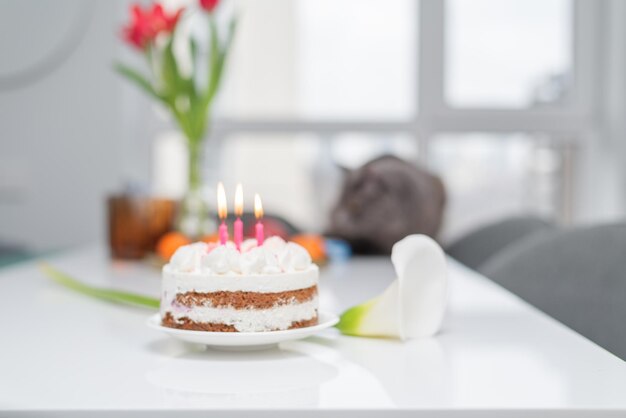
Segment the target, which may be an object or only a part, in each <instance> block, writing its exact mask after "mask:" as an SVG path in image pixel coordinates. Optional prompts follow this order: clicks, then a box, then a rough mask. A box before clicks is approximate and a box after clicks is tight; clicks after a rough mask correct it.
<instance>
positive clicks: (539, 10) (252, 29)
mask: <svg viewBox="0 0 626 418" xmlns="http://www.w3.org/2000/svg"><path fill="white" fill-rule="evenodd" d="M240 4H241V6H242V9H243V13H242V16H243V21H242V22H241V25H240V28H241V31H240V33H238V36H237V41H236V45H235V50H234V51H233V55H232V56H231V57H232V60H231V61H230V62H229V66H230V68H229V71H228V78H227V80H226V84H225V89H224V91H223V94H221V98H220V100H221V102H220V103H219V106H218V109H217V110H218V114H217V116H218V117H217V123H216V127H218V129H216V135H217V136H218V137H219V141H217V143H218V144H221V145H220V147H221V148H220V149H219V150H214V152H215V153H216V155H219V156H220V158H218V159H219V164H221V165H220V167H221V168H220V169H219V170H218V171H217V172H214V173H212V175H211V177H212V178H213V177H214V178H222V179H225V180H227V182H231V183H233V184H234V182H236V181H243V182H244V183H245V184H247V185H248V186H247V187H248V189H255V190H256V191H259V192H261V193H262V194H263V196H264V197H265V200H266V201H267V206H268V209H270V210H273V211H275V212H276V213H279V214H281V215H283V216H285V217H287V218H288V219H290V220H293V221H294V222H296V223H299V224H300V225H302V226H304V227H307V228H310V229H314V230H321V229H323V227H324V226H325V220H326V213H327V212H328V209H329V207H330V206H331V205H332V203H333V199H334V196H336V193H337V188H338V187H340V184H341V182H340V178H341V175H340V172H341V169H340V167H345V168H355V167H358V166H359V165H361V164H363V163H365V162H367V161H368V160H370V159H371V158H374V157H376V156H379V155H381V154H384V153H391V154H395V155H399V156H401V157H403V158H406V159H407V160H410V161H416V162H417V161H420V162H421V163H422V164H427V165H429V166H430V167H431V168H432V169H434V170H436V171H437V172H439V173H440V174H441V176H442V177H443V178H444V180H445V182H446V185H447V186H448V194H449V199H450V200H449V201H450V206H449V210H448V216H447V225H448V228H447V230H446V233H447V235H448V236H455V235H458V233H459V231H463V230H467V229H469V228H471V227H472V226H474V225H475V224H477V223H482V222H488V221H491V220H494V219H495V218H499V217H502V216H507V215H510V214H514V213H520V212H523V211H532V212H538V213H541V214H544V215H547V216H552V217H559V216H564V214H565V213H568V211H569V205H570V204H571V202H570V201H569V200H566V199H564V196H566V195H567V196H569V197H568V198H569V199H570V200H571V199H572V198H571V194H567V193H565V192H566V191H565V185H568V184H570V183H571V178H569V177H567V176H570V177H571V176H572V173H571V170H566V169H565V168H564V167H565V166H567V164H565V163H564V161H565V160H564V155H565V153H566V151H565V150H571V149H572V148H571V147H569V146H567V145H565V146H564V145H562V141H563V139H564V138H565V139H569V138H574V139H576V138H577V137H578V136H581V135H582V134H581V133H580V132H575V131H574V132H572V128H571V127H572V126H575V124H576V122H577V121H580V120H582V119H581V117H580V115H581V113H580V110H581V109H583V111H584V110H585V107H584V105H585V103H583V106H582V107H579V108H577V110H576V111H574V110H573V105H572V100H570V98H571V97H581V95H580V94H578V93H580V83H579V82H580V79H583V78H584V77H585V74H581V72H580V68H575V64H574V63H575V62H579V61H580V60H575V59H574V57H575V55H576V54H578V53H580V48H589V45H592V44H590V43H589V45H587V44H579V45H577V44H575V43H574V39H581V38H584V37H585V33H582V34H581V33H580V31H583V30H585V29H584V27H593V25H592V24H585V25H579V26H576V25H574V22H575V21H576V22H579V23H580V20H581V19H592V16H586V15H584V16H582V15H578V18H577V19H574V15H575V14H576V13H580V10H579V9H577V7H578V8H580V7H581V4H582V3H576V2H574V1H573V0H447V1H413V0H389V1H387V2H384V3H381V2H379V1H374V0H264V1H263V2H259V1H256V0H242V1H241V2H240ZM588 7H593V6H588ZM577 31H578V32H577ZM587 54H589V51H587ZM574 75H575V77H574ZM586 76H588V74H587V75H586ZM418 80H419V83H421V85H418ZM418 103H419V104H420V107H419V108H418V105H417V104H418ZM577 105H580V103H578V104H577ZM557 118H558V119H557ZM220 120H221V121H222V122H223V126H225V128H224V129H222V130H220V129H219V125H220ZM569 122H571V123H569ZM565 129H568V130H567V131H566V130H565ZM581 132H582V129H581ZM556 144H559V145H556ZM568 152H569V151H568ZM226 162H228V163H226ZM226 164H228V165H226ZM267 167H271V170H270V169H267ZM568 167H569V166H568ZM566 177H567V178H566ZM251 192H252V190H251Z"/></svg>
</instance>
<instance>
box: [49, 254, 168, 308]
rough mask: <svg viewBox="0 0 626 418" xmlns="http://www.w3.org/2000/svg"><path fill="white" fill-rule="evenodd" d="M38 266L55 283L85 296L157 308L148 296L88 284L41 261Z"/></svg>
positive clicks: (156, 301)
mask: <svg viewBox="0 0 626 418" xmlns="http://www.w3.org/2000/svg"><path fill="white" fill-rule="evenodd" d="M39 268H40V269H41V271H42V272H43V273H44V274H45V275H47V276H48V277H50V278H51V279H52V280H54V281H55V282H56V283H58V284H60V285H62V286H65V287H67V288H69V289H72V290H74V291H76V292H79V293H82V294H84V295H87V296H91V297H94V298H98V299H102V300H105V301H108V302H114V303H120V304H123V305H132V306H141V307H145V308H155V309H158V308H159V305H160V302H159V300H158V299H156V298H153V297H150V296H144V295H139V294H136V293H129V292H122V291H119V290H112V289H103V288H99V287H95V286H89V285H87V284H84V283H82V282H80V281H78V280H76V279H74V278H72V277H70V276H68V275H67V274H65V273H63V272H61V271H60V270H57V269H55V268H54V267H52V266H51V265H49V264H47V263H41V264H40V265H39Z"/></svg>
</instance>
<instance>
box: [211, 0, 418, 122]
mask: <svg viewBox="0 0 626 418" xmlns="http://www.w3.org/2000/svg"><path fill="white" fill-rule="evenodd" d="M242 8H243V13H242V17H243V20H242V22H241V24H240V25H239V28H240V29H241V30H240V32H239V33H238V34H237V40H236V43H235V50H234V51H233V54H232V56H231V62H230V64H231V65H230V67H231V68H229V72H228V77H229V79H228V80H227V85H226V89H225V93H224V94H223V95H222V97H223V98H224V102H223V104H222V111H223V114H224V116H225V117H249V118H268V117H281V118H286V117H288V118H302V119H320V118H321V119H342V118H343V119H365V118H374V119H407V118H411V117H412V116H413V114H414V113H415V103H416V97H417V96H416V80H417V77H416V74H417V72H416V59H417V50H418V49H417V36H416V35H417V34H416V30H417V27H416V26H417V17H418V15H417V3H416V2H415V1H414V0H389V1H386V2H385V3H384V4H382V3H381V2H380V1H376V0H339V1H337V0H264V1H257V0H247V1H244V2H242ZM270 98H271V99H270Z"/></svg>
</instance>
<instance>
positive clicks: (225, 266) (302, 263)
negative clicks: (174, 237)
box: [164, 237, 312, 275]
mask: <svg viewBox="0 0 626 418" xmlns="http://www.w3.org/2000/svg"><path fill="white" fill-rule="evenodd" d="M241 247H242V251H241V252H240V251H238V250H237V249H236V248H235V245H234V244H233V243H232V242H229V243H227V244H226V245H216V244H206V243H204V242H196V243H194V244H190V245H185V246H182V247H180V248H179V249H178V250H177V251H176V253H174V255H173V256H172V259H171V260H170V262H169V264H167V265H166V266H165V268H164V271H169V272H171V273H197V274H204V275H220V274H241V275H250V274H278V273H290V272H297V271H306V270H308V269H309V268H310V267H311V265H312V261H311V256H310V255H309V253H308V251H307V250H306V249H304V247H302V246H301V245H298V244H296V243H294V242H289V243H287V242H285V241H284V240H283V239H282V238H280V237H271V238H268V239H267V240H265V242H264V243H263V245H261V246H256V241H255V240H246V241H245V242H244V243H243V244H242V246H241Z"/></svg>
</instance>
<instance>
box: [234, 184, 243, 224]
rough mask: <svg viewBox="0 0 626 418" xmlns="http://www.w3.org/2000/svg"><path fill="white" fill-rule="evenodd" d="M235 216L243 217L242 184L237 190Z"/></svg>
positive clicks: (238, 185)
mask: <svg viewBox="0 0 626 418" xmlns="http://www.w3.org/2000/svg"><path fill="white" fill-rule="evenodd" d="M235 215H237V217H241V216H242V215H243V187H241V183H238V184H237V190H235Z"/></svg>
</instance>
